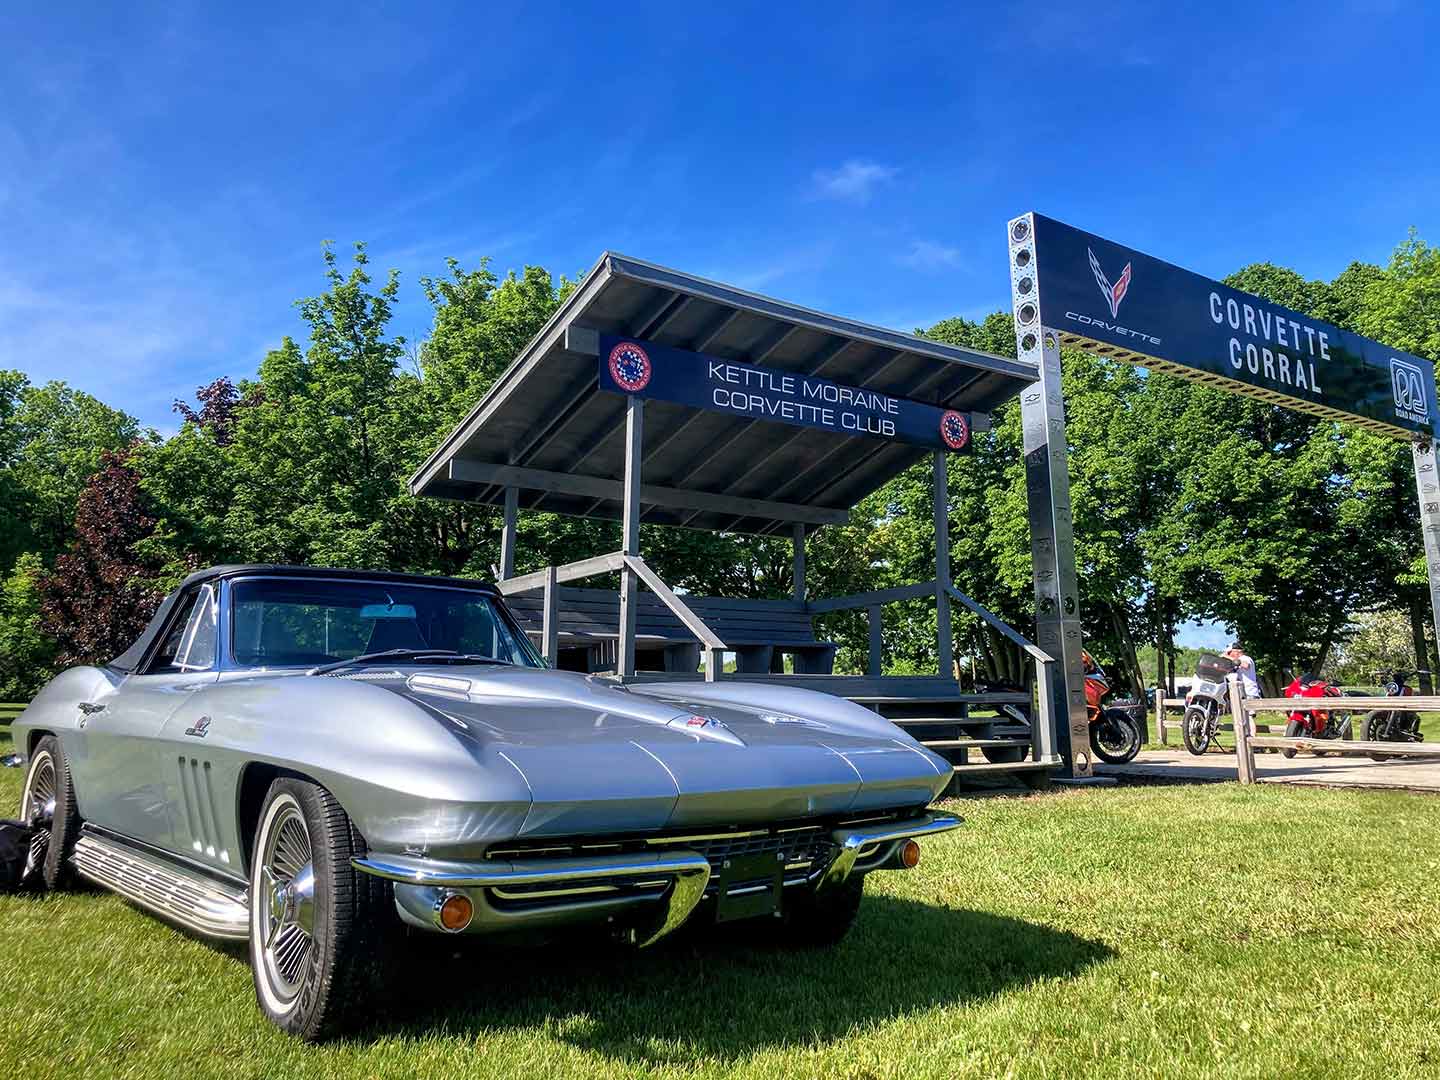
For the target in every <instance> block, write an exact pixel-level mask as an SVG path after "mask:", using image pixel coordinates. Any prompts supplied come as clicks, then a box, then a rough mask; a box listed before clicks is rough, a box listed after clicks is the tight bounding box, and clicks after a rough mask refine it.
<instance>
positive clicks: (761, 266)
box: [700, 243, 834, 292]
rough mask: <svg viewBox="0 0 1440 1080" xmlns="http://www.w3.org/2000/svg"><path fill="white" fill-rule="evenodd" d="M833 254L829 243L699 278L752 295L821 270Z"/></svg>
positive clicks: (709, 271)
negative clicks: (793, 278) (779, 283)
mask: <svg viewBox="0 0 1440 1080" xmlns="http://www.w3.org/2000/svg"><path fill="white" fill-rule="evenodd" d="M833 251H834V247H833V245H831V244H829V243H820V244H814V245H812V246H810V247H806V248H799V249H796V250H792V251H786V252H778V253H776V255H775V257H774V258H773V259H771V260H769V261H768V262H762V263H758V264H755V263H752V264H748V265H738V266H736V265H732V266H712V267H710V268H708V269H706V270H702V271H701V273H700V276H701V277H705V278H709V279H710V280H711V281H720V282H724V283H725V284H727V285H734V286H736V287H737V288H741V289H748V290H750V291H752V292H762V291H764V290H765V289H767V288H770V287H771V286H773V285H774V284H775V283H776V282H778V281H781V280H784V279H785V278H790V277H794V276H796V275H799V274H810V273H814V272H815V271H817V270H820V269H822V268H823V267H824V266H825V265H826V264H827V263H828V262H829V261H830V256H831V254H832V253H833Z"/></svg>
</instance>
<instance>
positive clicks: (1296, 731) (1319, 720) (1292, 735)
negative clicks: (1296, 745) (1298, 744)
mask: <svg viewBox="0 0 1440 1080" xmlns="http://www.w3.org/2000/svg"><path fill="white" fill-rule="evenodd" d="M1285 696H1286V697H1291V698H1338V697H1341V696H1343V695H1342V694H1341V693H1340V688H1339V687H1338V686H1335V685H1332V684H1331V683H1329V682H1327V681H1326V680H1324V679H1322V678H1320V677H1319V676H1318V675H1311V674H1308V673H1307V674H1305V675H1301V676H1300V677H1299V678H1296V679H1292V680H1291V682H1290V685H1289V686H1287V687H1286V688H1285ZM1285 737H1286V738H1289V739H1296V738H1302V739H1348V738H1350V714H1349V713H1348V712H1345V711H1343V710H1338V711H1337V710H1334V709H1328V710H1327V709H1307V710H1305V711H1303V712H1302V711H1300V710H1298V709H1297V710H1296V711H1295V712H1292V713H1291V714H1290V719H1289V722H1288V723H1286V725H1285ZM1280 752H1281V753H1282V754H1284V755H1285V756H1286V757H1287V758H1293V757H1294V756H1295V751H1294V750H1289V749H1286V750H1282V751H1280ZM1321 753H1322V751H1319V750H1317V751H1316V754H1317V755H1320V754H1321Z"/></svg>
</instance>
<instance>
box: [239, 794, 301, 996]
mask: <svg viewBox="0 0 1440 1080" xmlns="http://www.w3.org/2000/svg"><path fill="white" fill-rule="evenodd" d="M267 825H268V827H267V828H266V831H265V837H264V842H263V846H262V847H261V852H260V857H261V863H260V867H259V884H260V888H259V889H258V890H257V895H256V896H254V897H253V899H252V902H253V903H254V904H255V905H256V906H257V917H258V920H259V925H258V930H259V938H260V943H261V962H262V963H263V964H264V965H265V974H266V975H267V977H268V978H269V981H270V984H271V986H272V987H273V988H274V990H275V993H276V994H277V996H279V997H280V998H281V999H282V1000H284V1001H293V1000H294V999H295V998H296V997H297V996H298V995H299V993H300V991H301V989H303V987H304V985H305V979H306V975H307V974H308V972H309V970H310V959H311V956H312V954H313V953H314V950H315V941H314V937H313V934H314V931H315V868H314V863H313V861H312V858H311V848H310V830H309V829H308V828H307V827H306V824H305V815H304V814H303V813H302V811H301V809H300V807H299V805H298V804H297V803H295V801H294V800H293V799H286V800H285V801H283V802H280V803H279V804H277V806H276V807H275V810H274V812H273V813H272V815H271V817H270V820H269V822H268V823H267Z"/></svg>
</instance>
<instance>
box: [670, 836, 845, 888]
mask: <svg viewBox="0 0 1440 1080" xmlns="http://www.w3.org/2000/svg"><path fill="white" fill-rule="evenodd" d="M662 845H665V846H669V845H673V846H675V847H683V848H686V849H688V850H690V851H694V852H697V853H699V854H701V855H703V856H705V858H706V859H707V860H708V861H709V863H710V872H711V873H712V874H714V875H715V876H717V877H718V876H719V875H720V874H721V873H723V872H724V870H725V864H726V862H727V861H729V860H731V859H739V858H744V857H746V856H750V855H772V856H777V861H778V856H780V855H783V856H784V858H785V865H786V866H788V867H794V866H799V865H810V866H814V865H817V864H819V863H822V862H824V861H825V860H826V859H827V857H828V856H829V854H830V846H831V845H830V837H829V836H828V835H827V834H826V833H824V832H822V831H821V830H820V829H796V830H794V831H791V832H784V833H777V834H772V835H767V834H764V833H758V834H757V833H739V834H736V835H735V836H717V837H706V838H704V839H698V840H687V839H686V838H685V837H676V838H674V839H673V840H672V839H668V838H667V839H666V840H657V841H655V846H662Z"/></svg>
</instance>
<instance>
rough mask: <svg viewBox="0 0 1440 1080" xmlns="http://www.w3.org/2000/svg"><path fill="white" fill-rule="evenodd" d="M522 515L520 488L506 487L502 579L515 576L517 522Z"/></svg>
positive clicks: (502, 531)
mask: <svg viewBox="0 0 1440 1080" xmlns="http://www.w3.org/2000/svg"><path fill="white" fill-rule="evenodd" d="M519 515H520V489H519V488H514V487H507V488H506V489H505V517H504V521H503V523H502V524H501V527H500V580H501V581H504V580H506V579H507V578H512V577H514V576H515V522H516V519H517V518H518V517H519Z"/></svg>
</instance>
